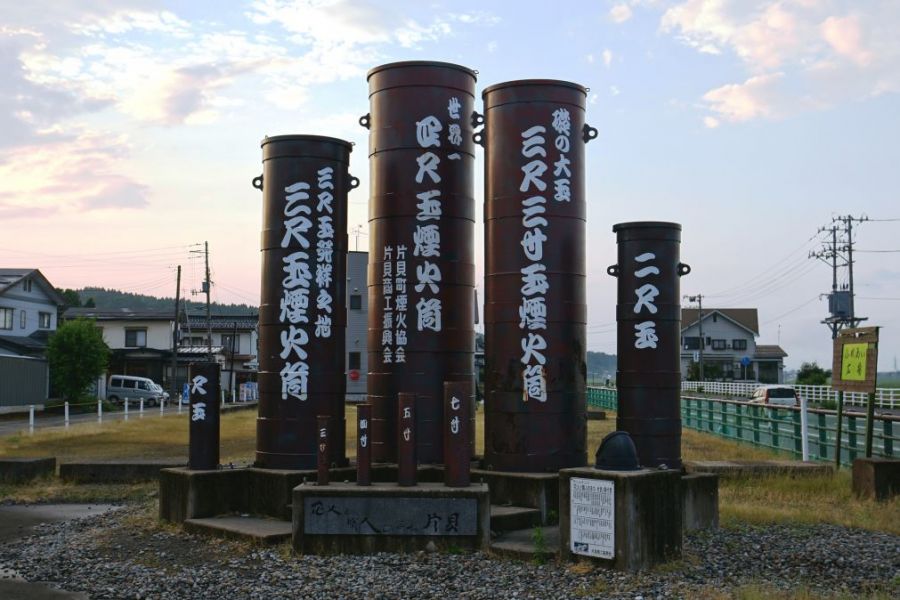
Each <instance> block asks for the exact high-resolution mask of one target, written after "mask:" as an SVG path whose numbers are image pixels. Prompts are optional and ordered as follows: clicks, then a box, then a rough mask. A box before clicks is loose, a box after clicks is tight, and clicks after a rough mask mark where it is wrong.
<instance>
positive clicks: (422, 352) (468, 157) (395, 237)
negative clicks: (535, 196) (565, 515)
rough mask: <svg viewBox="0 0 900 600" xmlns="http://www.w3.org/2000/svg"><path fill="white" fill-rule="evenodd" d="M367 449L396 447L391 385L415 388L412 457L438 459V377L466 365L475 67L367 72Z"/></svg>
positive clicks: (379, 455) (465, 372) (470, 338)
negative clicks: (414, 454) (369, 411)
mask: <svg viewBox="0 0 900 600" xmlns="http://www.w3.org/2000/svg"><path fill="white" fill-rule="evenodd" d="M368 82H369V101H370V113H369V114H368V115H366V116H364V117H363V118H362V119H360V124H361V125H362V126H364V127H366V126H367V127H368V128H369V170H370V173H371V177H370V195H369V266H368V268H369V271H368V286H369V298H370V300H371V302H370V305H369V306H370V311H369V326H368V330H369V334H368V346H367V351H368V376H367V393H368V399H369V402H370V403H371V404H372V441H373V445H372V459H373V460H375V461H377V462H385V461H394V460H396V458H397V430H396V426H397V422H396V414H397V394H398V393H399V392H401V391H402V392H409V393H411V394H414V395H415V396H416V402H417V404H416V411H417V415H418V417H417V427H418V435H417V436H416V440H417V441H416V444H417V452H418V459H419V461H420V462H422V463H440V462H442V460H443V437H444V430H443V426H444V422H443V402H444V389H443V382H444V381H460V380H467V379H470V378H472V376H473V354H474V342H475V324H474V323H475V315H474V306H473V302H472V297H473V294H474V289H475V250H474V248H475V194H474V192H475V190H474V172H475V168H474V167H475V146H474V144H473V143H472V141H471V133H472V127H471V124H470V115H471V114H472V112H473V111H474V104H475V72H474V71H472V70H471V69H467V68H466V67H462V66H459V65H453V64H449V63H438V62H424V61H413V62H401V63H392V64H388V65H382V66H380V67H376V68H374V69H372V70H371V71H370V72H369V75H368Z"/></svg>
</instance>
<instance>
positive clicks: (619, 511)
mask: <svg viewBox="0 0 900 600" xmlns="http://www.w3.org/2000/svg"><path fill="white" fill-rule="evenodd" d="M573 479H577V480H578V481H577V483H578V484H579V488H580V489H577V490H576V496H575V497H573V496H572V493H571V485H572V480H573ZM681 486H682V484H681V471H676V470H674V469H672V470H663V471H660V470H654V469H642V470H639V471H601V470H598V469H591V468H577V469H563V470H562V471H560V472H559V501H560V504H559V507H560V519H559V531H560V546H559V555H560V558H561V559H562V560H573V559H575V558H578V559H587V560H591V561H593V562H596V563H597V564H599V565H601V566H604V567H607V568H613V569H618V570H621V571H640V570H644V569H649V568H651V567H653V566H654V565H657V564H660V563H664V562H667V561H669V560H676V559H679V558H681V543H682V507H681V502H682V487H681ZM573 538H574V539H575V543H574V544H573ZM575 545H577V546H578V547H577V548H576V549H577V552H575V551H574V550H573V546H575ZM585 553H589V554H590V556H586V555H585Z"/></svg>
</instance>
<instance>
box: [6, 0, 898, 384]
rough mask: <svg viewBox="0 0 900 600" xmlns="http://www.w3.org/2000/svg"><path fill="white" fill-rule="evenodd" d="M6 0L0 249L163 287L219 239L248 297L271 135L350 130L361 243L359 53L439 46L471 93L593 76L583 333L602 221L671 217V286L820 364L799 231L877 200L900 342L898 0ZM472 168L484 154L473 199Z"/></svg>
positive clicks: (610, 344)
mask: <svg viewBox="0 0 900 600" xmlns="http://www.w3.org/2000/svg"><path fill="white" fill-rule="evenodd" d="M2 5H3V9H2V12H0V15H2V16H0V69H2V73H3V77H2V78H0V132H2V135H0V265H2V266H8V267H38V268H40V269H41V270H42V271H43V272H44V274H45V275H47V276H48V277H49V279H50V280H51V281H52V282H53V283H54V284H55V285H57V286H60V287H82V286H85V285H99V286H105V287H114V288H119V289H125V290H128V291H133V292H139V293H150V294H154V295H160V296H172V295H174V270H173V267H174V265H176V264H182V265H183V266H184V269H185V271H184V272H185V287H186V288H187V289H199V287H200V281H201V279H202V263H201V262H200V260H199V254H196V253H191V250H196V249H197V247H196V246H193V244H197V243H202V242H203V241H208V242H209V246H210V261H211V266H212V270H213V281H214V288H213V290H214V293H213V296H214V299H216V300H220V301H231V302H247V303H256V302H258V298H259V269H260V257H259V232H260V226H261V207H260V195H259V193H258V192H257V191H256V190H254V189H253V188H252V187H251V185H250V180H251V179H252V177H254V176H255V175H257V174H258V173H259V172H260V171H261V165H260V158H261V155H260V149H259V141H260V139H261V138H262V137H263V136H264V135H278V134H287V133H310V134H322V135H330V136H335V137H341V138H344V139H347V140H350V141H353V142H355V143H356V151H355V152H354V153H353V156H352V157H351V172H352V173H353V174H354V175H356V176H358V177H360V178H361V179H362V185H361V186H360V188H359V189H357V190H356V191H354V192H352V193H351V196H350V217H349V224H350V227H351V230H353V231H354V232H355V231H356V230H357V226H362V228H361V229H359V230H358V231H359V235H358V236H357V235H356V234H355V233H353V232H351V248H353V246H354V244H355V241H356V240H357V239H358V240H359V248H360V249H365V248H366V246H367V243H368V242H367V240H368V238H367V236H366V235H365V234H366V230H367V211H366V192H365V190H366V189H367V184H368V178H367V170H368V169H367V160H366V156H365V153H364V148H366V134H367V132H366V130H364V129H362V128H361V127H359V125H358V124H357V119H358V117H359V116H360V115H362V114H365V113H366V112H368V98H367V93H368V92H367V90H368V88H367V84H366V72H367V71H368V70H369V69H370V68H371V67H373V66H376V65H379V64H382V63H386V62H392V61H398V60H441V61H449V62H455V63H459V64H462V65H465V66H467V67H470V68H473V69H476V70H478V72H479V76H478V93H479V94H480V91H481V90H482V89H484V87H486V86H487V85H491V84H494V83H499V82H502V81H508V80H512V79H525V78H553V79H564V80H570V81H574V82H577V83H580V84H582V85H584V86H587V87H589V88H590V90H591V91H590V93H589V98H588V111H587V120H588V122H589V123H590V124H591V125H593V126H594V127H596V128H598V130H599V138H598V140H596V141H594V142H592V143H591V144H589V145H588V147H587V167H588V170H587V190H588V206H589V209H588V211H589V212H588V229H589V236H588V239H589V240H590V248H589V249H588V257H589V262H588V283H589V286H588V289H589V291H588V301H589V321H590V323H589V325H588V334H589V348H590V349H593V350H602V351H607V352H614V351H615V324H614V319H615V312H614V311H615V300H614V297H615V281H614V280H613V279H611V278H610V277H608V276H607V275H606V273H605V271H606V266H607V265H608V264H611V263H613V262H615V238H614V236H613V234H612V233H611V227H612V225H613V224H614V223H618V222H622V221H632V220H670V221H676V222H679V223H682V225H683V227H684V230H683V244H682V258H683V260H684V262H687V263H690V264H691V266H692V267H693V272H692V274H691V275H690V276H688V277H686V278H685V279H684V280H683V281H682V288H683V290H682V291H683V292H685V293H689V294H696V293H702V294H704V295H705V296H706V301H705V302H704V305H705V306H709V307H756V308H758V309H759V317H760V323H761V336H760V338H759V340H758V341H759V342H761V343H779V342H780V343H781V345H782V346H783V347H784V348H785V350H786V351H787V352H788V354H789V355H790V356H789V358H788V359H787V361H786V362H787V365H788V366H789V367H796V366H798V365H799V363H800V362H801V361H805V360H818V361H819V363H820V364H823V363H824V364H828V363H829V362H830V341H831V340H830V333H829V331H828V330H827V329H826V328H825V326H823V325H821V324H819V321H820V320H821V319H822V318H823V317H824V316H826V312H827V304H826V301H825V300H824V299H821V298H820V297H819V294H820V293H823V292H827V291H828V290H829V288H830V285H831V273H830V269H829V268H828V267H827V266H826V265H824V264H822V263H821V262H820V261H816V260H814V259H809V258H808V254H809V253H810V252H812V251H815V250H817V249H819V248H820V247H821V242H820V238H821V237H822V235H823V234H818V230H819V229H820V227H823V226H830V225H831V222H832V219H833V217H835V216H837V215H844V214H852V215H854V216H862V215H866V216H868V217H869V218H870V219H871V220H870V221H868V222H865V223H862V224H860V225H858V227H857V228H856V230H855V233H856V234H857V236H858V237H856V240H858V244H857V249H858V250H860V252H859V253H857V255H856V258H857V262H856V264H855V281H856V287H857V293H858V298H857V303H856V305H857V313H858V314H861V315H864V316H868V317H869V318H870V322H871V323H872V324H878V325H882V326H884V330H883V332H882V338H883V344H882V350H881V356H880V361H879V363H880V368H881V369H883V370H885V369H893V368H894V365H895V360H896V357H897V356H898V355H900V335H898V333H897V331H898V329H900V252H884V251H885V250H887V251H891V250H893V251H897V250H900V221H897V220H890V219H900V193H898V189H900V168H898V164H900V118H898V116H900V97H898V92H900V36H897V34H896V32H897V31H898V30H900V3H898V2H896V1H895V0H867V1H865V2H855V1H849V0H732V1H729V0H613V1H609V2H604V1H602V0H597V1H593V2H586V1H571V2H546V1H541V2H539V1H523V2H516V3H511V2H506V1H499V0H498V1H487V0H479V1H469V0H455V1H453V2H449V1H443V0H438V1H433V2H410V1H392V2H375V1H374V0H307V1H301V0H245V1H242V2H238V1H230V2H218V1H212V0H209V1H196V2H178V3H175V2H163V1H158V0H79V2H58V1H51V0H29V1H28V2H14V1H12V0H2ZM479 104H480V103H479ZM476 163H480V161H476ZM481 185H482V179H481V168H480V164H479V167H478V178H477V183H476V197H477V198H479V200H480V199H481V197H482V194H481ZM479 229H480V228H479ZM476 242H477V243H478V244H479V245H481V243H482V236H481V234H480V231H479V232H478V236H477V240H476ZM480 267H481V265H480V264H479V277H480V276H481V273H482V272H483V271H481V269H480ZM841 279H842V280H844V279H846V275H843V274H842V276H841ZM195 299H199V297H196V298H195Z"/></svg>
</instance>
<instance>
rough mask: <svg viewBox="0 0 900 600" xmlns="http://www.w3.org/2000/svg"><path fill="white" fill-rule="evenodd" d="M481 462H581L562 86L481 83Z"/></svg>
mask: <svg viewBox="0 0 900 600" xmlns="http://www.w3.org/2000/svg"><path fill="white" fill-rule="evenodd" d="M482 97H483V99H484V130H483V132H482V138H483V141H484V146H485V194H484V197H485V211H484V215H485V306H484V323H485V402H484V406H485V450H484V451H485V460H484V462H485V467H486V468H488V469H495V470H501V471H526V472H527V471H558V470H559V469H563V468H568V467H581V466H584V465H585V464H586V463H587V452H586V445H587V416H586V413H585V410H586V409H585V393H586V372H587V366H586V323H587V304H586V302H587V300H586V288H585V285H586V274H587V270H586V256H585V241H586V237H585V222H586V212H587V203H586V198H585V160H584V156H585V143H584V131H585V125H584V116H585V115H584V112H585V102H586V99H587V91H586V89H585V88H584V87H582V86H580V85H578V84H575V83H570V82H567V81H553V80H525V81H510V82H506V83H500V84H497V85H494V86H490V87H488V88H487V89H486V90H484V92H483V94H482Z"/></svg>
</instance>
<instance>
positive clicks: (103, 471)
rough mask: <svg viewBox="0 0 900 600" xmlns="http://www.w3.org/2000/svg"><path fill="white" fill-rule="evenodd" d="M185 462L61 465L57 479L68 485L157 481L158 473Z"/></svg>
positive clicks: (105, 462) (111, 461)
mask: <svg viewBox="0 0 900 600" xmlns="http://www.w3.org/2000/svg"><path fill="white" fill-rule="evenodd" d="M186 462H187V461H186V460H118V461H113V460H103V461H78V462H69V463H61V464H60V465H59V477H60V479H62V480H63V481H66V482H69V483H136V482H139V481H154V480H157V479H159V477H160V471H161V470H162V469H167V468H171V467H179V466H182V465H184V464H185V463H186Z"/></svg>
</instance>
